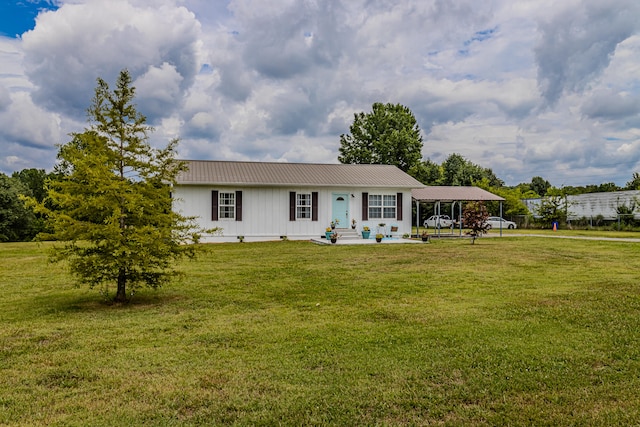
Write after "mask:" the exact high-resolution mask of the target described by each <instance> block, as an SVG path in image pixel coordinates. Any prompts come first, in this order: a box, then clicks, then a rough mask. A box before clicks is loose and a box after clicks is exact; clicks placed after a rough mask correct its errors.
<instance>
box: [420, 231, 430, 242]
mask: <svg viewBox="0 0 640 427" xmlns="http://www.w3.org/2000/svg"><path fill="white" fill-rule="evenodd" d="M420 237H422V241H423V242H428V241H429V233H427V231H426V230H425V231H423V232H422V234H421V235H420Z"/></svg>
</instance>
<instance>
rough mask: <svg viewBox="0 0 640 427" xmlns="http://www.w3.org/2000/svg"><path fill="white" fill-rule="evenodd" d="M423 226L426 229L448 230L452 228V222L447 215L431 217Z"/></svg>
mask: <svg viewBox="0 0 640 427" xmlns="http://www.w3.org/2000/svg"><path fill="white" fill-rule="evenodd" d="M424 226H425V227H427V228H429V227H431V228H450V227H452V226H453V221H451V218H449V215H432V216H430V217H429V218H427V220H425V222H424Z"/></svg>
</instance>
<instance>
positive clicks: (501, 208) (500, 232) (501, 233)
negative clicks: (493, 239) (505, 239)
mask: <svg viewBox="0 0 640 427" xmlns="http://www.w3.org/2000/svg"><path fill="white" fill-rule="evenodd" d="M500 218H502V200H500ZM502 222H503V221H500V237H502Z"/></svg>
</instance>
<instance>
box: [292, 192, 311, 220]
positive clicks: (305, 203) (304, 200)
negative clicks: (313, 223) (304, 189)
mask: <svg viewBox="0 0 640 427" xmlns="http://www.w3.org/2000/svg"><path fill="white" fill-rule="evenodd" d="M296 219H311V193H298V194H296Z"/></svg>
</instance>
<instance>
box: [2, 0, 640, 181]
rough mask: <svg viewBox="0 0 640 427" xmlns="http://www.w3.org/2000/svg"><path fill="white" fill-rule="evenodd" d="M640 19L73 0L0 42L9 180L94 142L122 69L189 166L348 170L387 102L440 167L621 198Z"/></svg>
mask: <svg viewBox="0 0 640 427" xmlns="http://www.w3.org/2000/svg"><path fill="white" fill-rule="evenodd" d="M639 15H640V3H638V2H637V1H635V0H618V1H616V2H602V1H600V0H567V1H565V2H560V3H559V2H557V1H554V0H523V1H517V2H513V1H507V0H490V1H487V2H478V1H477V0H458V1H455V2H451V1H442V0H407V1H404V2H389V1H386V0H353V1H346V0H343V1H330V0H274V1H272V2H264V1H258V0H231V1H227V2H210V1H206V0H153V1H151V2H150V1H148V0H109V1H107V0H73V1H64V0H63V1H62V6H61V7H60V8H59V9H58V10H57V11H55V12H45V13H41V14H40V16H39V17H38V20H37V26H36V28H35V29H34V30H32V31H30V32H27V33H26V34H24V36H23V39H22V40H11V41H9V40H7V39H0V60H1V61H2V70H0V110H1V111H0V124H5V125H6V126H8V127H7V128H5V129H4V130H0V146H1V147H2V152H3V153H4V154H3V155H4V156H5V157H4V158H5V160H4V161H0V168H3V170H6V171H8V172H10V171H11V169H10V168H11V167H15V165H22V164H25V163H24V162H29V161H32V162H33V166H34V167H45V168H48V167H50V165H49V164H43V162H50V158H51V156H49V157H46V156H42V157H41V160H40V159H38V157H37V156H35V155H34V156H32V155H31V154H24V153H26V152H31V151H29V150H43V149H44V148H41V147H45V146H49V147H50V148H48V150H49V151H47V152H53V151H54V148H52V147H53V143H54V142H61V141H60V140H61V139H62V140H64V139H65V135H66V134H67V133H68V132H72V131H80V130H82V127H83V126H85V125H86V124H85V123H83V120H84V118H85V110H86V108H87V107H88V106H89V103H90V101H91V98H92V96H93V91H94V88H95V83H96V82H95V79H96V78H97V77H101V78H103V79H105V80H106V81H107V82H113V80H114V79H115V77H116V76H117V74H118V72H119V71H120V70H121V69H122V68H125V67H126V68H128V69H129V70H130V72H131V74H132V77H133V79H134V82H135V86H136V88H137V95H138V96H137V98H136V104H137V105H138V107H139V109H140V111H141V112H142V113H143V114H145V115H146V116H147V117H148V118H149V119H150V122H151V123H152V124H154V125H155V126H156V127H157V132H155V133H154V134H152V142H153V143H154V144H163V143H166V141H164V140H163V139H164V138H166V139H168V138H173V137H176V136H177V137H180V138H181V140H182V143H181V145H180V147H179V151H180V155H181V156H184V157H188V158H202V159H229V160H273V161H308V162H336V161H337V151H338V146H339V135H340V134H341V133H346V132H348V129H349V125H350V124H351V123H352V121H353V114H354V113H356V112H360V111H369V110H370V109H371V105H372V103H374V102H392V103H402V104H404V105H407V106H408V107H409V108H410V109H411V110H412V111H413V112H414V114H415V115H416V118H417V120H418V123H419V125H420V127H421V129H422V130H423V135H424V141H425V144H424V150H423V153H424V155H425V157H430V158H432V159H434V160H436V161H442V160H444V159H445V158H446V157H447V156H448V155H450V154H451V153H454V152H456V153H460V154H462V155H463V156H465V157H467V158H468V159H469V160H471V161H473V162H475V163H478V164H480V165H482V166H484V167H490V168H492V169H493V170H494V171H495V172H496V174H497V175H498V176H499V177H501V178H503V179H504V180H505V181H506V182H507V183H508V184H517V183H518V182H522V181H529V180H530V179H531V177H533V176H536V175H540V176H543V177H545V179H548V180H550V181H551V182H552V183H554V184H558V185H559V184H562V183H566V184H572V185H574V184H575V185H578V184H586V183H598V182H602V181H617V182H618V183H621V184H624V183H625V182H626V181H628V180H629V179H630V178H631V175H632V173H633V172H634V171H637V169H634V168H636V166H637V165H638V164H640V151H639V150H638V148H637V147H638V146H640V101H639V99H640V80H639V77H638V76H640V59H638V58H640V36H639V29H640V24H638V22H640V21H638V20H637V19H635V17H636V16H639ZM20 94H22V95H20ZM29 95H30V96H31V98H29ZM31 99H33V102H31ZM3 108H4V110H2V109H3ZM34 120H35V121H37V122H38V123H37V125H35V126H34ZM18 136H19V138H18ZM25 147H27V148H25ZM28 147H38V148H28ZM29 156H31V157H29ZM6 159H13V160H12V161H13V163H11V165H14V166H10V163H9V160H6ZM16 159H19V160H16ZM21 162H22V163H21Z"/></svg>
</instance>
